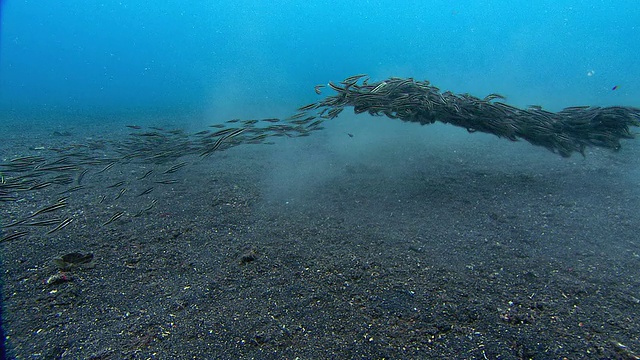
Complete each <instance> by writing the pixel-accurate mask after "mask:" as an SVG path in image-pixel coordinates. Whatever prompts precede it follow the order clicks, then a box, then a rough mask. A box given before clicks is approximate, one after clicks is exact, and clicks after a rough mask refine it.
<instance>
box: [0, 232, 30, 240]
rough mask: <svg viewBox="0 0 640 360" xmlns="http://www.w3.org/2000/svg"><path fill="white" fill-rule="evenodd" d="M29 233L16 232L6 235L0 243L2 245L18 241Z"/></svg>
mask: <svg viewBox="0 0 640 360" xmlns="http://www.w3.org/2000/svg"><path fill="white" fill-rule="evenodd" d="M28 233H29V232H28V231H18V232H14V233H12V234H9V235H6V236H5V237H3V238H2V239H0V243H3V242H5V241H11V240H16V239H19V238H21V237H23V236H26V235H27V234H28Z"/></svg>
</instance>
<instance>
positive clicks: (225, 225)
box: [2, 124, 640, 359]
mask: <svg viewBox="0 0 640 360" xmlns="http://www.w3.org/2000/svg"><path fill="white" fill-rule="evenodd" d="M404 125H405V124H400V126H399V127H398V126H396V127H394V128H393V129H394V131H395V130H397V129H404V128H405V127H404ZM409 127H411V130H408V131H407V133H404V135H407V134H408V133H409V132H416V131H419V132H420V134H419V136H424V137H425V140H424V143H423V144H416V143H415V142H410V143H409V144H405V143H404V142H403V141H402V136H404V135H403V134H402V133H400V134H397V135H396V134H394V135H388V140H387V141H386V142H384V143H381V144H376V143H375V141H378V140H379V139H385V136H384V135H381V136H380V137H378V138H376V140H375V141H373V140H372V141H371V142H367V140H366V138H364V135H361V134H359V133H358V132H357V130H356V131H353V130H350V132H353V133H355V134H354V135H355V136H354V138H350V137H348V136H347V135H346V134H344V133H339V131H333V132H330V130H326V131H327V132H328V135H325V134H318V136H312V137H310V138H302V139H295V140H293V139H292V140H289V141H287V140H284V139H283V140H278V144H276V145H273V146H253V145H247V146H240V147H238V148H234V149H230V150H228V151H224V152H220V153H215V154H214V156H212V157H211V158H208V159H206V160H205V161H200V160H198V159H197V158H195V157H194V158H191V157H190V158H186V159H181V160H180V161H184V160H186V161H189V162H192V161H193V162H194V164H193V165H189V166H187V167H185V168H183V169H182V170H180V171H179V172H177V173H176V174H175V176H174V177H173V178H176V179H179V180H180V181H179V183H177V184H173V185H164V186H158V188H157V189H156V190H154V192H153V193H151V194H150V195H149V196H148V197H146V198H144V200H141V198H140V197H136V196H129V197H124V199H125V200H124V201H125V202H124V203H120V205H119V206H123V204H124V206H126V205H127V201H128V202H129V204H130V206H131V208H132V209H131V210H130V211H131V213H134V212H135V209H137V208H139V207H140V206H142V205H144V204H141V203H142V202H144V203H145V204H146V203H148V201H149V200H150V199H158V203H157V205H156V207H155V208H154V209H153V210H152V211H150V212H149V213H148V214H146V215H145V216H142V217H138V218H134V217H131V216H128V215H127V216H123V218H121V219H120V220H118V221H116V222H115V223H113V224H110V225H108V226H102V223H104V222H105V221H106V220H107V219H108V218H109V217H110V216H111V215H112V214H113V213H114V212H115V208H114V207H110V205H109V204H100V205H97V204H96V197H97V194H100V193H105V194H111V195H112V194H113V193H114V192H117V191H113V190H108V189H105V185H106V184H108V182H107V183H99V184H96V183H92V179H91V178H89V177H88V178H87V180H86V181H87V183H88V184H93V186H94V188H93V189H94V190H95V191H86V192H84V193H80V194H74V195H73V197H72V198H70V200H69V202H70V204H71V203H72V204H74V206H73V209H70V210H69V211H72V212H70V213H69V214H72V215H73V216H74V219H75V220H74V222H73V223H72V225H70V226H69V227H68V228H66V229H63V230H61V231H59V232H56V233H54V234H52V235H49V236H45V235H43V233H44V231H41V230H38V229H36V230H34V232H33V233H32V234H31V235H29V236H27V237H25V238H22V239H19V240H16V241H13V242H9V243H5V244H2V254H3V264H2V265H3V274H4V279H3V281H4V286H3V296H4V306H5V319H4V320H5V327H6V330H7V335H8V346H9V349H10V354H11V355H12V356H14V357H16V358H20V359H57V358H62V359H67V358H68V359H148V358H159V359H169V358H175V359H187V358H189V359H190V358H198V359H207V358H221V359H240V358H256V359H296V358H299V359H330V358H334V359H347V358H356V359H382V358H386V359H409V358H459V359H465V358H466V359H498V358H499V359H529V358H533V359H562V358H568V359H578V358H595V359H611V358H619V359H631V358H633V354H634V353H635V354H638V353H640V340H639V339H640V327H639V326H638V324H640V318H639V316H638V313H639V310H640V300H639V299H640V277H639V276H638V275H639V272H638V271H639V269H640V242H639V240H638V225H639V224H640V214H639V212H638V209H640V197H639V196H638V189H637V188H638V184H639V182H640V181H639V180H638V179H639V177H638V175H639V174H640V172H639V171H638V170H637V169H638V165H639V162H638V160H637V158H638V156H637V155H638V152H639V151H640V147H639V146H637V145H636V144H635V143H634V142H626V143H625V144H624V145H625V148H624V149H623V151H621V152H619V153H615V154H614V153H610V152H607V151H600V150H592V151H590V152H589V154H588V155H587V158H586V159H583V158H582V157H580V156H574V157H572V158H570V159H562V158H560V157H559V156H557V155H553V154H551V153H548V152H547V151H546V150H543V149H538V148H534V147H533V146H530V145H528V144H526V143H510V142H507V141H504V140H499V139H496V138H494V137H488V136H486V137H485V136H482V135H477V134H474V135H468V134H467V133H466V132H465V131H458V132H456V133H455V135H454V138H455V139H456V142H455V143H454V144H452V145H445V142H444V141H436V135H430V132H429V130H430V129H432V128H427V127H424V128H421V127H418V126H414V125H409V124H406V128H407V129H408V128H409ZM441 129H442V128H435V127H434V128H433V131H434V133H436V134H437V133H438V131H440V132H442V130H441ZM447 130H449V131H451V129H449V128H447ZM124 133H126V131H125V132H124ZM327 138H328V139H329V140H327ZM20 139H21V138H15V139H10V138H6V139H4V140H3V142H4V143H3V145H2V151H3V157H6V158H11V157H13V156H14V155H18V154H19V153H20V152H19V151H18V152H17V153H16V151H15V150H11V151H9V149H15V148H14V147H13V146H16V144H17V146H21V144H24V141H25V140H20ZM413 139H414V140H415V137H414V138H413ZM47 141H52V142H65V141H82V137H80V139H76V138H71V139H67V138H63V139H60V138H55V137H52V138H42V139H40V140H39V141H38V143H37V144H36V145H38V144H40V143H46V142H47ZM336 144H337V145H336ZM27 145H28V144H27ZM364 145H366V146H367V147H366V148H365V147H364ZM351 146H352V147H354V148H353V149H351V148H350V147H351ZM27 147H28V146H25V149H26V148H27ZM356 147H357V148H356ZM19 148H20V147H18V149H19ZM363 149H368V150H363ZM280 153H285V154H280ZM345 154H349V156H345ZM148 168H150V167H148ZM112 171H114V173H113V174H111V175H109V176H113V179H108V180H109V181H117V180H118V179H119V178H120V177H121V176H123V174H124V176H126V175H127V174H134V173H135V174H140V173H141V172H144V171H143V170H141V169H140V165H136V164H125V165H119V167H118V168H117V169H114V170H112ZM105 176H106V175H105ZM131 177H133V175H131ZM103 179H104V178H103ZM93 181H95V179H93ZM142 190H144V186H142V185H140V187H139V188H136V189H132V190H131V193H133V194H135V193H136V192H137V193H139V192H140V191H142ZM43 194H44V195H43ZM36 195H37V196H42V197H44V196H45V195H46V193H45V192H43V193H41V194H36ZM36 195H34V196H36ZM51 198H55V197H54V195H51V197H50V198H48V200H46V201H45V200H43V202H42V203H36V204H32V203H30V205H29V206H30V208H29V209H28V211H27V210H24V209H22V208H21V206H22V205H21V204H20V203H4V204H2V206H3V216H2V217H3V219H4V218H5V217H13V216H15V215H17V214H19V213H20V211H23V212H25V214H29V213H30V211H33V209H34V207H35V208H39V207H42V206H44V205H46V204H47V203H50V201H51ZM73 251H81V252H91V253H94V254H95V258H96V266H95V268H93V269H78V270H72V271H70V272H69V273H68V274H67V275H69V276H70V277H71V278H72V281H68V282H62V283H58V284H55V285H47V284H45V281H46V280H47V278H49V277H50V276H51V275H54V274H56V273H57V269H56V268H55V266H54V265H53V264H52V263H51V259H52V258H53V257H55V256H57V255H62V254H65V253H68V252H73ZM625 347H626V348H625Z"/></svg>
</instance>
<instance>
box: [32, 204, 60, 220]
mask: <svg viewBox="0 0 640 360" xmlns="http://www.w3.org/2000/svg"><path fill="white" fill-rule="evenodd" d="M66 206H67V203H66V202H58V203H55V204H53V205H51V206H46V207H43V208H41V209H39V210H37V211H36V212H34V213H33V214H31V215H30V216H29V218H32V217H35V216H38V215H40V214H44V213H48V212H52V211H56V210H59V209H62V208H65V207H66Z"/></svg>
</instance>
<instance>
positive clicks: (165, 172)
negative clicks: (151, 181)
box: [163, 161, 188, 174]
mask: <svg viewBox="0 0 640 360" xmlns="http://www.w3.org/2000/svg"><path fill="white" fill-rule="evenodd" d="M187 164H188V163H187V162H186V161H185V162H181V163H179V164H175V165H173V166H172V167H170V168H169V169H167V170H165V171H164V172H163V174H172V173H174V172H176V171H178V170H180V169H182V168H183V167H185V166H187Z"/></svg>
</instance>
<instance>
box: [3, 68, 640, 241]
mask: <svg viewBox="0 0 640 360" xmlns="http://www.w3.org/2000/svg"><path fill="white" fill-rule="evenodd" d="M365 77H366V75H355V76H351V77H349V78H347V79H345V80H344V81H342V82H341V83H340V84H339V85H336V84H334V83H331V82H330V83H329V84H328V87H329V88H331V89H332V90H334V91H335V92H336V93H337V94H336V95H331V96H327V97H325V98H324V99H323V100H321V101H319V102H316V103H311V104H308V105H305V106H302V107H300V108H299V109H298V112H296V113H295V114H293V115H292V116H290V117H288V118H285V119H278V118H266V119H252V120H240V119H233V120H229V121H227V122H225V123H218V124H213V125H211V126H210V129H207V130H203V131H200V132H197V133H194V134H188V133H186V132H184V131H183V130H171V129H169V130H168V129H163V128H158V127H151V128H146V129H143V128H142V127H140V126H137V125H129V126H128V127H129V128H130V129H131V131H132V133H131V134H130V135H129V136H128V137H126V138H124V139H110V140H103V141H89V142H88V143H85V144H77V143H73V144H67V145H65V146H64V147H58V148H50V149H47V150H46V151H40V152H38V154H37V155H28V156H23V157H18V158H13V159H9V160H5V161H4V162H0V206H2V205H3V204H5V205H7V206H2V208H3V214H2V221H3V224H2V234H1V236H2V238H1V239H0V243H2V242H6V241H11V240H15V239H19V238H21V237H24V236H26V235H28V234H29V231H30V230H32V229H34V228H41V229H44V230H42V233H44V234H47V235H48V234H53V233H56V232H58V231H60V230H62V229H64V228H66V227H68V226H69V225H70V224H72V223H73V222H74V221H75V220H76V219H77V218H78V217H79V216H81V215H79V213H78V211H73V210H72V209H71V208H70V206H69V205H70V199H71V198H73V197H75V198H77V199H79V201H80V202H81V203H83V204H84V205H85V206H91V207H95V206H100V205H102V206H104V207H105V208H108V209H109V213H108V215H106V216H105V217H104V219H103V220H101V224H102V225H103V226H114V225H115V224H117V223H118V222H119V221H120V220H121V219H123V218H126V217H139V216H143V215H145V214H147V213H148V212H150V211H152V210H153V208H154V206H155V205H156V203H157V202H158V199H157V198H156V197H154V194H156V193H157V191H156V190H157V188H158V187H162V186H166V185H170V184H175V183H178V182H179V181H180V180H179V178H176V177H175V175H176V173H177V172H179V171H181V170H182V169H183V168H184V167H186V166H188V165H189V164H191V163H192V162H194V161H197V159H202V158H205V157H208V156H211V155H212V154H214V153H215V152H218V151H224V150H226V149H229V148H231V147H234V146H238V145H241V144H273V142H272V141H271V140H273V139H274V138H277V137H302V136H308V135H310V134H311V133H313V132H314V131H318V130H322V129H323V127H322V124H323V122H324V121H326V120H327V119H333V118H335V117H337V116H338V115H339V114H340V113H341V112H342V111H343V110H344V109H345V108H346V107H353V109H354V112H355V113H356V114H359V113H369V114H371V115H375V116H387V117H389V118H392V119H400V120H403V121H409V122H417V123H420V124H423V125H425V124H432V123H434V122H436V121H441V122H443V123H449V124H453V125H456V126H460V127H464V128H465V129H467V130H468V131H469V132H475V131H481V132H486V133H491V134H495V135H497V136H499V137H504V138H507V139H509V140H512V141H515V140H518V139H524V140H526V141H528V142H530V143H532V144H534V145H540V146H544V147H546V148H547V149H549V150H551V151H553V152H556V153H558V154H560V155H562V156H565V157H566V156H570V155H571V154H572V153H573V152H580V153H582V154H583V155H584V150H585V148H586V147H588V146H597V147H604V148H609V149H613V150H617V149H619V148H620V139H624V138H632V137H633V134H632V133H631V132H630V127H632V126H640V109H637V108H631V107H617V106H616V107H603V108H601V107H589V106H580V107H570V108H565V109H564V110H562V111H560V112H549V111H546V110H543V109H542V108H541V107H539V106H530V107H529V108H527V109H520V108H517V107H513V106H510V105H507V104H505V103H503V102H500V101H496V100H503V99H504V97H502V96H501V95H498V94H491V95H488V96H486V97H485V98H483V99H480V98H477V97H474V96H471V95H469V94H453V93H451V92H449V91H446V92H441V91H440V90H439V89H438V88H436V87H434V86H432V85H430V84H429V82H428V81H414V80H413V79H402V78H389V79H387V80H384V81H380V82H374V83H369V82H368V79H366V78H365ZM323 87H324V86H323V85H318V86H316V87H315V91H316V93H318V94H320V93H321V92H322V88H323ZM131 163H134V164H136V165H137V166H135V169H136V170H134V171H115V170H114V168H117V167H122V166H126V165H127V164H131ZM96 194H101V195H96ZM36 195H41V196H36ZM43 199H44V200H43ZM43 201H44V204H43ZM9 204H12V205H13V206H12V207H10V206H8V205H9ZM34 204H35V205H34ZM134 206H137V208H132V207H134ZM9 209H11V210H9ZM80 214H81V212H80Z"/></svg>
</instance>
